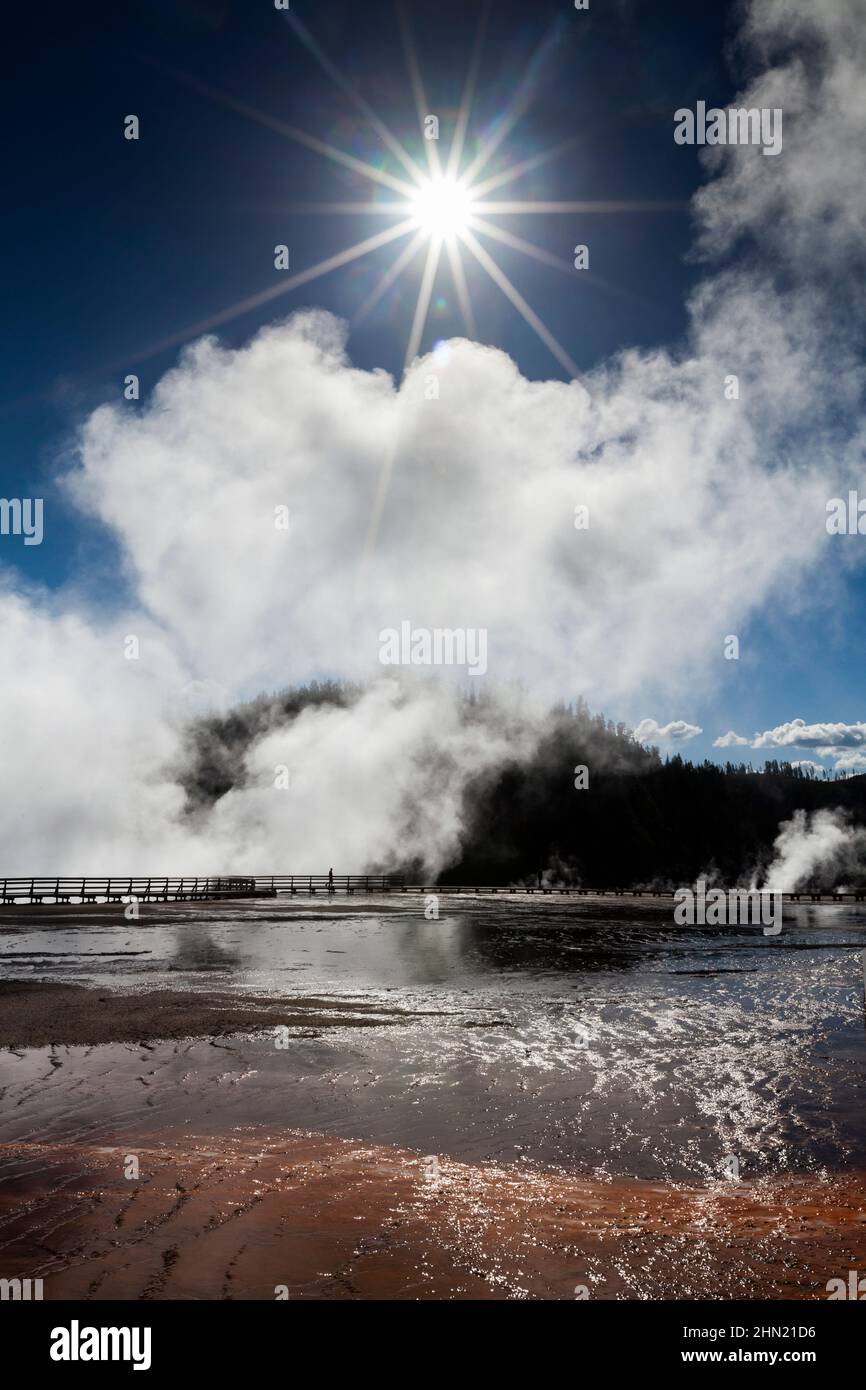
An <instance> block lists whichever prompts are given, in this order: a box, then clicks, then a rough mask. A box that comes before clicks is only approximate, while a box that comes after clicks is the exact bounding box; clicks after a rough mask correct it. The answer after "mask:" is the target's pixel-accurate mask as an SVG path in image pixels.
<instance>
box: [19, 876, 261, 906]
mask: <svg viewBox="0 0 866 1390" xmlns="http://www.w3.org/2000/svg"><path fill="white" fill-rule="evenodd" d="M263 891H265V892H267V896H268V897H271V896H272V893H271V891H270V890H262V889H259V888H258V887H257V885H256V880H255V878H251V877H246V878H239V877H231V878H225V877H211V878H144V877H140V878H135V877H133V878H123V877H119V878H87V877H84V878H57V877H55V878H3V879H0V903H13V902H19V903H20V902H25V903H40V902H55V903H69V902H79V903H95V902H122V901H123V900H124V899H131V898H135V899H137V900H138V901H139V902H149V903H152V902H171V901H174V902H187V901H190V902H191V901H196V900H201V899H208V898H249V897H256V896H260V895H261V894H262V892H263Z"/></svg>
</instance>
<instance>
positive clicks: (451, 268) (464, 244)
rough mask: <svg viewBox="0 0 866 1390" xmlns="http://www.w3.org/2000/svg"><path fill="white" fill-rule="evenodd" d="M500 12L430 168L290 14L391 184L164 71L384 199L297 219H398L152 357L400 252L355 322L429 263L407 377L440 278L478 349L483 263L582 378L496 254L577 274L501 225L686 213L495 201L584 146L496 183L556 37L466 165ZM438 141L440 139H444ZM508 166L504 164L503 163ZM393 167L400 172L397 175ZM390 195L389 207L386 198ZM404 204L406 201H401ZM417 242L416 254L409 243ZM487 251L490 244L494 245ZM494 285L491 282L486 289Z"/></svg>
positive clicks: (483, 19) (341, 204)
mask: <svg viewBox="0 0 866 1390" xmlns="http://www.w3.org/2000/svg"><path fill="white" fill-rule="evenodd" d="M488 11H489V4H488V3H485V4H483V5H482V9H481V16H480V21H479V24H478V28H477V31H476V36H475V41H474V44H473V46H472V51H471V53H470V56H469V62H468V65H467V71H466V77H465V81H464V85H463V92H462V96H461V100H460V105H459V108H458V110H457V113H456V119H455V121H454V126H453V133H452V137H451V140H450V144H449V147H448V151H447V154H446V155H445V156H444V157H443V156H442V155H441V154H440V151H439V142H438V140H437V139H427V138H424V139H423V141H422V143H423V147H424V151H425V156H426V160H425V162H424V163H420V162H419V161H418V159H416V158H415V157H413V155H412V154H411V153H410V152H409V150H408V149H407V148H406V145H405V144H404V143H403V141H401V140H400V139H399V138H398V137H397V136H396V135H395V134H394V132H393V131H392V130H391V129H390V127H389V126H388V125H387V124H386V123H385V121H383V120H382V119H381V117H380V116H379V115H378V114H377V112H376V111H375V110H374V109H373V108H372V106H371V105H370V104H369V102H367V101H366V100H365V99H364V98H363V97H362V96H361V95H360V93H359V92H357V91H356V89H355V88H354V87H353V86H352V85H351V83H350V82H348V81H347V80H346V78H345V77H344V76H343V74H342V73H341V72H340V70H339V69H338V68H337V66H336V65H335V64H334V63H333V61H332V60H331V59H330V58H329V57H328V55H327V54H326V53H325V52H324V51H323V50H322V48H321V47H320V45H319V44H318V43H317V41H316V40H315V39H314V37H313V36H312V34H311V33H310V31H309V30H308V29H307V27H306V25H304V24H303V22H302V21H301V20H300V19H299V18H298V17H297V15H295V14H294V13H293V12H292V11H291V10H289V11H285V12H284V14H283V17H284V19H285V20H286V21H287V23H288V24H289V25H290V26H291V28H292V30H293V31H294V33H295V34H296V36H297V37H298V39H299V40H300V41H301V43H302V44H303V45H304V47H305V48H306V49H307V51H308V52H309V53H310V55H311V56H312V57H313V58H314V59H315V61H316V62H317V63H318V65H319V66H320V68H321V69H322V70H323V72H324V73H325V74H326V75H327V77H328V78H329V79H330V80H331V81H333V82H334V83H335V85H336V86H337V87H338V88H339V90H340V91H341V92H342V93H343V94H344V95H345V96H346V97H347V98H348V99H349V100H350V101H351V103H352V104H353V105H354V106H355V108H356V109H357V110H358V111H359V112H360V114H361V115H362V116H363V118H364V120H365V122H366V123H367V124H368V125H369V126H370V128H371V129H372V130H373V131H374V132H375V134H376V135H377V136H378V138H379V140H380V141H381V143H382V145H383V147H384V151H387V153H388V154H390V155H391V156H392V157H393V159H394V160H395V161H396V163H397V164H398V165H399V166H400V169H401V171H402V172H401V173H400V174H396V173H393V172H389V170H388V169H386V168H382V167H380V165H379V164H376V163H372V162H370V161H369V160H367V159H362V158H360V157H358V155H356V154H352V153H350V152H349V151H347V150H344V149H340V148H339V147H338V146H337V145H334V144H331V143H329V142H328V141H326V140H322V139H319V138H318V137H317V136H315V135H311V134H309V133H308V132H307V131H304V130H300V129H299V128H298V127H297V126H294V125H292V124H289V123H288V122H286V121H282V120H280V119H278V118H277V117H274V116H271V115H270V114H268V113H266V112H262V111H260V110H258V109H257V108H255V107H253V106H251V105H249V103H247V102H244V101H240V100H238V99H237V98H235V97H233V96H231V95H230V94H228V93H225V92H222V91H220V90H218V89H217V88H215V87H213V86H211V85H209V84H207V83H205V82H202V81H200V80H199V79H197V78H195V77H192V76H189V75H188V74H186V73H182V72H178V71H177V70H176V69H169V68H167V67H164V66H163V65H160V66H161V67H162V69H163V71H164V72H167V73H168V74H169V75H170V76H172V77H173V78H174V79H175V80H177V81H179V82H181V83H183V84H184V85H185V86H188V87H190V88H192V89H193V90H194V91H197V92H199V93H200V94H201V95H204V96H206V97H208V98H209V99H210V100H213V101H215V102H218V103H219V104H221V105H223V106H225V107H227V108H228V109H230V110H233V111H236V112H237V113H238V114H239V115H241V116H243V117H245V118H246V119H248V120H251V121H255V122H257V123H258V124H260V125H262V126H264V127H266V128H267V129H269V130H271V131H273V132H275V133H276V134H278V135H280V136H282V137H283V138H285V139H286V140H290V141H292V142H293V143H295V144H298V145H301V146H303V147H304V148H306V149H308V150H310V151H312V152H313V153H314V154H317V155H320V156H321V157H322V158H323V159H326V160H329V161H331V162H333V163H335V164H338V165H340V166H341V167H343V168H344V169H348V170H350V171H351V172H352V173H353V174H355V175H357V176H360V177H362V178H364V179H366V180H369V182H370V184H371V186H372V187H373V188H375V189H376V196H375V197H372V196H371V197H370V198H369V199H368V200H366V201H363V200H353V201H333V202H310V203H294V204H290V205H288V206H287V209H286V210H287V211H290V212H293V213H301V214H312V215H316V216H330V215H334V216H336V217H349V218H351V217H355V218H358V219H365V218H371V217H372V218H375V219H377V220H378V219H381V218H384V219H388V220H390V222H391V223H392V225H391V226H389V227H388V228H387V229H386V230H384V231H382V232H379V233H377V234H374V235H370V236H366V237H363V238H362V239H361V240H359V241H357V242H355V243H353V244H352V245H350V246H347V247H346V248H345V249H344V250H342V251H339V252H337V253H336V254H334V255H332V256H329V257H327V258H326V259H324V260H321V261H319V262H317V263H316V264H314V265H312V266H309V267H308V268H307V269H305V270H302V271H299V272H298V273H296V274H294V275H291V276H288V277H286V278H285V279H284V280H282V281H281V282H280V283H279V285H274V286H270V287H269V288H267V289H265V290H262V291H260V292H259V293H258V294H254V295H251V296H248V297H247V298H245V299H243V300H241V301H239V302H237V303H235V304H233V305H230V306H228V307H227V308H224V309H222V310H219V311H217V312H216V313H214V314H213V315H211V316H209V317H208V318H206V319H203V320H201V321H200V322H199V323H196V324H193V325H190V326H188V327H187V328H185V329H183V330H182V331H180V332H178V333H176V334H173V335H172V336H171V337H170V338H166V339H163V340H162V341H161V342H159V343H156V344H154V345H152V347H151V348H150V349H148V351H147V353H146V354H145V355H146V356H152V355H155V354H156V353H158V352H160V351H163V350H164V349H166V348H168V347H170V346H173V345H174V344H176V343H178V342H182V341H184V340H185V339H188V338H189V337H191V336H194V335H196V334H200V333H203V332H207V331H209V330H211V329H213V328H215V327H218V326H220V325H221V324H224V323H227V322H229V321H230V320H232V319H234V318H236V317H238V316H239V315H241V314H243V313H247V312H249V311H250V310H253V309H256V308H258V307H260V306H262V305H264V304H267V303H269V302H272V301H274V300H277V299H279V298H280V297H281V296H282V295H285V294H287V293H289V292H290V291H292V290H294V289H297V288H299V287H300V286H301V285H307V284H310V283H312V282H313V281H314V280H317V279H319V278H320V277H322V276H324V275H329V274H332V273H334V272H335V271H337V270H339V269H341V268H343V267H345V266H348V265H350V264H351V263H353V262H356V261H358V260H360V259H361V258H362V257H364V256H368V255H371V254H374V253H375V252H377V251H380V250H381V249H382V248H383V247H385V246H387V245H392V246H393V248H394V259H393V261H392V262H391V264H390V265H388V266H387V267H386V268H385V269H384V270H383V271H382V273H381V274H380V275H379V277H378V280H377V281H376V283H375V285H374V286H373V288H372V289H371V290H370V291H369V293H368V294H367V296H366V298H365V299H364V300H363V302H362V303H361V305H360V306H359V308H358V309H357V311H356V312H355V314H354V315H353V316H352V322H353V324H357V323H360V322H361V321H363V320H364V319H365V318H366V317H367V316H368V315H369V314H370V312H371V311H372V310H373V309H374V308H375V307H376V305H377V304H379V303H380V302H381V300H382V299H383V298H384V297H385V295H387V294H388V293H389V292H390V291H392V290H393V289H394V287H395V286H396V285H397V284H398V282H399V281H400V279H401V277H403V276H404V275H405V274H406V272H407V271H408V270H409V269H410V267H412V266H413V265H414V264H415V263H416V261H419V260H420V259H421V258H422V253H424V252H425V251H426V254H424V255H423V268H422V270H421V276H420V282H419V286H418V292H417V298H416V300H415V307H414V310H413V312H412V315H411V326H410V329H409V336H408V340H407V344H406V352H405V355H404V370H405V369H406V368H408V367H409V366H411V364H412V362H413V361H414V359H415V357H416V356H417V354H418V352H419V351H420V350H421V348H422V345H423V342H424V334H425V330H426V328H427V321H428V317H429V312H430V305H431V302H432V299H433V292H434V288H435V285H436V280H437V276H439V274H440V270H442V268H443V267H444V266H446V265H447V271H448V273H449V274H450V278H451V283H452V287H453V293H454V297H455V300H456V303H457V305H458V307H459V310H460V315H461V317H462V320H463V326H464V329H465V331H466V333H467V335H468V336H469V337H470V338H475V337H476V336H477V327H476V315H475V311H474V308H473V304H472V300H471V298H470V291H469V281H468V277H467V273H466V270H467V264H471V263H475V264H476V265H477V266H478V267H479V268H480V270H483V271H484V273H485V275H486V277H487V278H488V279H489V281H491V282H492V284H494V285H495V286H496V287H497V289H498V290H499V291H501V293H502V294H504V295H505V297H506V298H507V299H508V300H509V302H510V303H511V304H512V306H513V307H514V308H515V309H516V310H517V312H518V313H519V314H520V315H521V317H522V318H523V320H524V321H525V322H526V323H527V324H528V325H529V327H530V328H531V329H532V331H533V332H534V333H535V334H536V336H537V337H538V338H539V340H540V341H541V342H542V343H543V344H544V345H545V347H546V348H547V349H548V351H549V352H550V353H551V355H552V356H553V357H554V358H555V360H556V361H557V362H558V363H559V365H560V367H561V368H562V369H563V370H564V371H565V372H567V373H568V374H569V376H572V377H573V376H576V375H577V367H576V365H575V363H574V361H573V359H572V357H571V355H570V354H569V353H568V352H567V351H566V349H565V348H564V347H563V345H562V344H561V343H560V342H559V341H558V340H557V338H556V337H555V336H554V334H553V333H552V331H551V330H550V328H549V327H548V326H547V325H546V324H545V323H544V322H543V321H542V319H541V318H540V316H539V315H538V314H537V313H536V312H535V310H534V309H532V307H531V306H530V305H529V303H528V302H527V300H526V299H525V298H524V296H523V295H522V294H521V292H520V291H519V290H518V288H517V286H516V285H514V283H513V282H512V281H511V280H510V279H509V277H508V275H507V274H506V273H505V270H504V269H503V267H502V266H501V265H500V263H499V262H498V261H497V259H496V258H495V255H494V254H493V253H494V250H495V247H496V245H499V246H505V247H507V248H508V249H509V251H511V252H517V253H518V254H520V255H523V256H526V257H527V258H529V259H531V260H533V261H535V262H536V263H538V264H541V265H544V266H547V267H549V268H550V269H552V270H557V271H566V272H571V271H572V269H573V267H572V265H571V263H570V262H569V261H566V260H563V259H562V258H561V257H557V256H555V255H553V254H552V253H551V252H550V251H548V250H546V249H545V248H544V247H542V246H536V245H534V244H533V243H532V242H529V241H526V240H524V239H523V238H522V237H519V236H516V235H515V234H514V233H513V232H511V231H509V230H508V228H507V227H502V226H499V225H497V223H496V222H495V221H494V220H491V219H498V218H503V217H508V218H510V217H515V216H518V217H519V216H528V215H536V216H537V215H545V216H547V215H552V216H556V215H574V214H578V215H586V214H594V213H629V212H651V211H668V210H671V209H673V208H678V207H680V204H679V203H672V202H629V201H622V200H619V201H617V200H608V201H605V200H595V201H579V200H574V199H571V200H547V201H537V200H536V201H532V200H526V199H513V198H512V199H503V197H502V195H501V192H500V193H499V196H498V197H497V198H495V199H493V200H491V199H490V197H489V195H490V194H492V193H497V192H498V191H499V190H505V189H507V188H508V187H509V185H511V184H513V183H515V182H516V181H517V180H518V179H520V178H521V177H522V176H523V175H524V174H526V173H528V172H530V171H531V170H533V169H536V168H538V167H540V166H541V165H543V164H545V163H547V162H549V161H551V160H553V159H554V158H556V157H557V156H558V155H559V154H561V153H562V152H563V150H565V149H567V148H569V147H570V146H573V144H574V143H575V142H574V140H573V139H571V140H567V141H564V142H561V143H560V144H558V145H556V146H554V147H552V148H551V149H548V150H541V151H538V152H536V153H534V154H532V155H530V156H528V157H524V158H521V159H519V160H515V161H513V162H511V163H506V164H505V167H504V168H501V169H499V170H497V171H496V172H492V173H491V172H490V170H489V166H490V162H491V160H492V159H493V158H494V156H495V155H496V154H497V152H501V151H502V149H503V147H504V146H505V142H506V140H507V139H508V137H509V135H511V133H512V132H513V130H514V128H515V126H516V125H517V123H518V121H519V120H520V118H521V116H522V115H523V114H524V112H525V111H526V109H527V107H528V105H529V104H530V102H531V100H532V97H533V95H534V92H535V89H536V87H537V84H538V79H539V75H540V72H541V68H542V65H543V62H544V59H545V56H546V54H547V51H548V48H549V46H550V38H549V37H548V38H547V39H545V41H544V42H543V43H542V44H541V45H540V46H539V48H538V50H537V52H536V53H535V54H534V55H533V56H532V58H531V59H530V61H529V62H528V64H527V68H526V72H525V74H524V76H523V78H522V80H521V82H520V84H519V86H518V88H517V90H516V92H515V94H514V96H513V98H512V100H511V101H510V103H509V104H508V105H507V106H506V107H505V109H504V110H502V111H501V112H500V113H499V115H498V116H497V118H496V120H495V121H494V122H493V123H492V125H490V126H488V128H487V129H486V130H485V131H484V132H483V133H482V135H481V137H480V138H479V139H478V141H477V143H476V148H475V149H474V150H473V152H472V153H471V155H470V156H469V157H467V156H466V150H467V143H468V138H469V133H470V127H471V121H472V114H473V106H474V100H475V93H476V89H477V86H478V78H479V71H480V65H481V58H482V53H483V44H484V37H485V33H486V23H487V15H488ZM396 12H397V20H398V25H399V29H400V33H401V37H402V41H403V48H404V51H405V55H406V64H407V69H408V75H409V85H410V87H411V91H412V96H413V99H414V105H415V111H416V120H417V122H418V126H419V129H420V130H421V131H422V132H423V134H424V135H425V136H426V135H427V134H428V133H429V125H430V122H431V120H434V121H435V118H431V116H430V115H429V109H430V108H429V105H428V100H427V94H426V91H425V87H424V81H423V77H422V73H421V67H420V64H419V61H418V55H417V50H416V47H415V43H414V39H413V36H412V32H411V29H410V26H409V21H408V18H407V16H406V13H405V10H404V8H403V5H402V4H401V3H399V0H398V3H397V5H396ZM436 133H437V134H438V129H437V130H436ZM500 157H501V154H500ZM392 167H393V166H392ZM382 192H384V196H382ZM394 195H397V196H396V197H395V196H394ZM404 238H408V242H407V244H406V245H405V246H401V245H400V242H401V241H402V240H403V239H404ZM485 243H486V244H485ZM583 275H584V278H592V279H593V281H594V283H596V284H602V285H603V284H604V282H600V281H598V280H597V279H596V278H595V277H594V276H593V277H590V276H589V275H588V272H583ZM482 283H483V282H482Z"/></svg>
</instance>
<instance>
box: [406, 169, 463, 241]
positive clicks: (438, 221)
mask: <svg viewBox="0 0 866 1390" xmlns="http://www.w3.org/2000/svg"><path fill="white" fill-rule="evenodd" d="M411 217H412V220H413V223H414V225H415V226H416V227H417V228H418V230H419V231H421V232H424V233H425V234H426V235H427V236H430V237H437V238H439V239H440V240H442V241H451V242H453V241H456V239H457V238H458V237H459V236H461V235H462V234H463V232H465V231H467V229H468V228H469V225H470V221H471V218H472V197H471V194H470V192H469V190H468V189H466V188H464V187H463V186H462V185H461V184H460V183H459V182H458V181H457V179H453V178H449V177H448V175H447V174H441V175H439V176H438V177H436V178H429V179H425V180H424V182H423V183H422V185H421V187H420V188H419V190H418V193H417V195H416V196H415V198H413V200H412V204H411Z"/></svg>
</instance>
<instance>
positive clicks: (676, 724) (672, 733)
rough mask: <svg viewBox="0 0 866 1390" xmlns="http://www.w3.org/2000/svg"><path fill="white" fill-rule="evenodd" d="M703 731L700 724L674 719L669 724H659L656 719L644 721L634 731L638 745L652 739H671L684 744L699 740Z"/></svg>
mask: <svg viewBox="0 0 866 1390" xmlns="http://www.w3.org/2000/svg"><path fill="white" fill-rule="evenodd" d="M702 733H703V729H702V728H701V727H700V725H698V724H687V723H686V721H685V719H672V720H671V722H670V723H669V724H658V723H656V721H655V719H642V720H641V721H640V723H639V724H638V726H637V728H636V729H635V731H634V736H635V738H636V739H637V741H638V743H649V741H650V740H651V739H654V738H660V739H670V740H671V742H673V743H683V742H685V741H686V740H687V739H690V738H697V736H698V734H702Z"/></svg>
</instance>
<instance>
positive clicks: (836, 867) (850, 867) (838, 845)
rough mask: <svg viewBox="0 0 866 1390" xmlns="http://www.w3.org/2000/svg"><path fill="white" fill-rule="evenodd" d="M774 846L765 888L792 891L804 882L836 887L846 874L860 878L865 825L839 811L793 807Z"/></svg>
mask: <svg viewBox="0 0 866 1390" xmlns="http://www.w3.org/2000/svg"><path fill="white" fill-rule="evenodd" d="M773 849H774V852H775V857H774V859H773V862H772V864H771V865H770V867H769V868H768V869H767V871H766V874H765V876H764V882H763V884H762V886H763V887H764V888H768V889H771V890H773V891H774V892H777V893H792V892H794V890H795V889H797V888H800V887H802V886H803V885H805V884H815V885H816V886H819V887H824V886H826V887H838V886H840V880H841V882H842V883H844V880H845V878H846V877H847V876H848V875H849V874H855V875H857V877H858V881H859V880H860V879H862V875H863V870H864V867H866V829H864V828H863V827H862V826H854V825H851V824H850V823H849V821H848V820H847V818H846V817H845V814H844V812H842V811H829V810H821V811H816V812H815V813H814V814H813V815H811V816H809V815H808V814H807V812H806V811H795V812H794V815H793V816H792V818H791V819H790V820H789V821H785V823H784V824H783V825H782V827H781V829H780V831H779V834H778V836H777V837H776V842H775V844H774V846H773Z"/></svg>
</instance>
